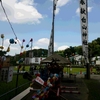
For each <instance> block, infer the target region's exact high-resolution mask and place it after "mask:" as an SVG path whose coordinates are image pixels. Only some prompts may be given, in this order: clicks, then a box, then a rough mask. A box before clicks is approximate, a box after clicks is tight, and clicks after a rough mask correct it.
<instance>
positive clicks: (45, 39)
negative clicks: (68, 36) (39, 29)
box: [36, 38, 49, 45]
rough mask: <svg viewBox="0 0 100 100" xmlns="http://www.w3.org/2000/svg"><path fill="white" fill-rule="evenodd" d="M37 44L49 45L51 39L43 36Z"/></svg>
mask: <svg viewBox="0 0 100 100" xmlns="http://www.w3.org/2000/svg"><path fill="white" fill-rule="evenodd" d="M36 44H37V45H48V44H49V39H48V38H41V39H39V40H38V41H37V43H36Z"/></svg>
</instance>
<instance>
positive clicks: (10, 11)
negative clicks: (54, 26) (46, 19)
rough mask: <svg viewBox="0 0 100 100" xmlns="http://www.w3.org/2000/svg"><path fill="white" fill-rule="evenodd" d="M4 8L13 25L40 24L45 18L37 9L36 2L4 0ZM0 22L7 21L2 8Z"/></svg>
mask: <svg viewBox="0 0 100 100" xmlns="http://www.w3.org/2000/svg"><path fill="white" fill-rule="evenodd" d="M3 6H4V8H5V10H6V13H7V15H8V17H9V19H10V21H11V22H12V23H18V24H21V23H33V24H35V23H40V19H42V18H43V16H42V14H40V13H39V12H38V11H37V9H36V8H35V3H34V0H20V1H19V2H18V0H10V1H9V0H3ZM0 20H3V21H6V17H5V15H4V12H3V10H2V8H0Z"/></svg>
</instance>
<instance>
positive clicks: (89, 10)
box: [76, 7, 93, 15]
mask: <svg viewBox="0 0 100 100" xmlns="http://www.w3.org/2000/svg"><path fill="white" fill-rule="evenodd" d="M92 8H93V7H88V12H91V11H92ZM76 14H77V15H79V14H80V8H77V9H76Z"/></svg>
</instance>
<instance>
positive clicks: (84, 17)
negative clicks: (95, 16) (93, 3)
mask: <svg viewBox="0 0 100 100" xmlns="http://www.w3.org/2000/svg"><path fill="white" fill-rule="evenodd" d="M87 9H88V8H87V0H80V21H81V36H82V49H83V56H84V58H85V62H86V63H89V60H88V11H87Z"/></svg>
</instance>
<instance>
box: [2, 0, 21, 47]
mask: <svg viewBox="0 0 100 100" xmlns="http://www.w3.org/2000/svg"><path fill="white" fill-rule="evenodd" d="M0 2H1V7H2V9H3V11H4V13H5V16H6V18H7V20H8V22H9V25H10V27H11V29H12V32H13V33H14V35H15V39H16V40H17V41H18V39H17V35H16V33H15V31H14V28H13V27H12V24H11V22H10V20H9V18H8V16H7V13H6V11H5V8H4V7H3V4H2V0H0ZM18 43H19V45H20V47H21V44H20V42H19V41H18Z"/></svg>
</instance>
